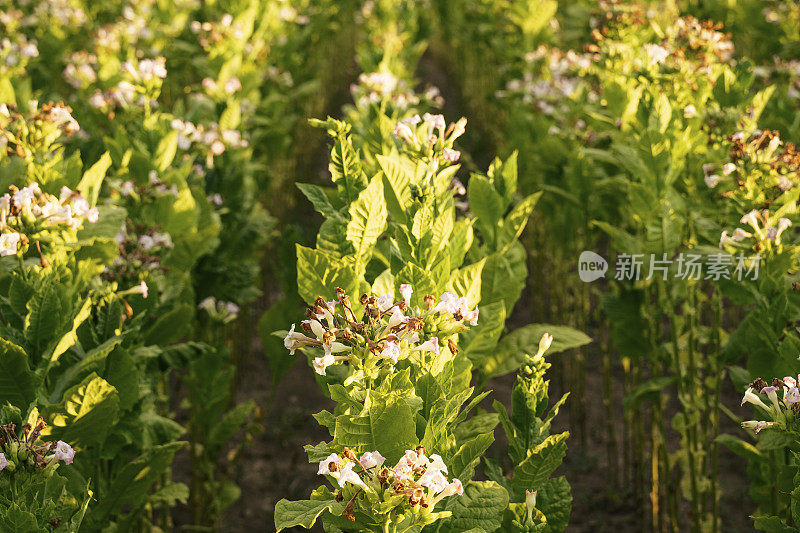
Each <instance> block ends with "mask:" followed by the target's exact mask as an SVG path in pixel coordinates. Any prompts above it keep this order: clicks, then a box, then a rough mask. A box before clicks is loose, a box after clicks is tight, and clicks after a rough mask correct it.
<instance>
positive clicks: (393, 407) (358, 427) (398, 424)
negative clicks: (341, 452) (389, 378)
mask: <svg viewBox="0 0 800 533" xmlns="http://www.w3.org/2000/svg"><path fill="white" fill-rule="evenodd" d="M364 411H365V412H363V413H362V414H360V415H357V416H352V415H340V416H338V417H336V431H335V435H334V439H333V441H334V443H335V445H336V446H337V447H338V448H340V447H342V446H349V447H351V448H355V449H358V450H359V451H362V452H363V451H373V450H378V451H379V452H381V453H382V454H383V455H384V456H385V457H386V459H387V461H388V462H389V463H394V462H396V461H398V460H399V459H400V457H401V456H402V455H403V453H404V452H405V450H407V449H412V448H414V447H415V446H416V445H417V443H418V440H417V436H416V424H415V423H414V416H413V414H412V412H411V408H410V407H409V406H408V403H406V402H404V401H403V400H386V399H378V400H376V401H373V402H372V403H371V405H370V406H369V407H368V408H365V409H364Z"/></svg>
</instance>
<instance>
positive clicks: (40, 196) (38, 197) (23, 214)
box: [0, 183, 99, 256]
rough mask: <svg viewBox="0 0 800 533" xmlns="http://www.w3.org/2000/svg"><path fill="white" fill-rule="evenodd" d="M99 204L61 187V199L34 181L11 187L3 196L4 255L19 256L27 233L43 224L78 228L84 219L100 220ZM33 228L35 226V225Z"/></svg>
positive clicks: (0, 243) (0, 251)
mask: <svg viewBox="0 0 800 533" xmlns="http://www.w3.org/2000/svg"><path fill="white" fill-rule="evenodd" d="M98 216H99V213H98V210H97V208H96V207H89V202H88V201H87V200H86V199H85V198H84V197H83V196H82V195H81V194H80V193H79V192H77V191H73V190H71V189H69V188H68V187H62V188H61V196H60V198H56V197H55V196H53V195H51V194H47V193H44V192H42V190H41V188H40V187H39V185H38V184H36V183H32V184H31V185H28V186H26V187H23V188H22V189H18V188H17V187H14V186H11V187H10V188H9V192H8V193H6V194H4V195H3V196H0V232H2V233H0V256H5V255H15V254H16V253H17V250H18V246H19V244H20V243H21V244H23V245H24V244H27V242H28V237H27V236H26V235H25V232H28V231H30V230H31V229H33V230H34V231H35V230H36V229H37V228H36V227H37V226H41V227H53V226H66V227H69V228H72V229H78V228H80V227H81V226H82V225H83V222H84V220H85V221H87V222H90V223H94V222H97V219H98ZM32 227H33V228H32Z"/></svg>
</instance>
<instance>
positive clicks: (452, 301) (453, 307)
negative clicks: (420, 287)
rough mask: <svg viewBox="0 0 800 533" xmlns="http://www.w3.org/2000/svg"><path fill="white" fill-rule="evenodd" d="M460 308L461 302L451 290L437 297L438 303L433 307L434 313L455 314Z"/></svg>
mask: <svg viewBox="0 0 800 533" xmlns="http://www.w3.org/2000/svg"><path fill="white" fill-rule="evenodd" d="M459 309H461V302H460V301H459V299H458V296H457V295H456V294H455V293H453V292H445V293H443V294H442V295H441V297H439V303H438V304H437V305H436V307H434V308H433V312H434V313H450V314H451V315H454V314H456V313H457V312H458V311H459Z"/></svg>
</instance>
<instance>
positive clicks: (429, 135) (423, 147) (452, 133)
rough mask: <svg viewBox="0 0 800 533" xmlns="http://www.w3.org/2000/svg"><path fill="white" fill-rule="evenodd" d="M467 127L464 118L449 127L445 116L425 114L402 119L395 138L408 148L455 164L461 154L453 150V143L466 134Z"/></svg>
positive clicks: (396, 126)
mask: <svg viewBox="0 0 800 533" xmlns="http://www.w3.org/2000/svg"><path fill="white" fill-rule="evenodd" d="M466 126H467V119H466V118H464V117H461V118H460V119H459V120H458V121H457V122H451V123H450V125H449V126H448V125H447V122H446V121H445V119H444V115H432V114H430V113H425V114H424V115H422V117H420V116H419V115H414V116H411V117H406V118H404V119H402V120H401V121H400V122H398V123H397V125H395V127H394V136H395V137H396V138H397V139H399V140H400V141H402V142H403V143H404V144H405V145H406V146H407V147H410V148H413V149H414V150H418V151H420V152H423V153H425V154H426V155H428V156H435V157H437V160H438V158H441V159H443V160H444V161H445V162H449V163H455V162H456V161H458V159H459V158H460V157H461V152H459V151H458V150H454V149H453V143H454V142H455V140H456V139H458V138H459V137H461V136H462V135H463V134H464V132H465V131H466Z"/></svg>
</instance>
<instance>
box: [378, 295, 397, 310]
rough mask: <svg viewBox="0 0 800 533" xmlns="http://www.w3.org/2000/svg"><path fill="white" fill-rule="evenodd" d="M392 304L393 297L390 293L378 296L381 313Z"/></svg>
mask: <svg viewBox="0 0 800 533" xmlns="http://www.w3.org/2000/svg"><path fill="white" fill-rule="evenodd" d="M393 305H394V297H393V296H392V295H391V294H390V293H386V294H384V295H383V296H381V297H380V298H378V309H379V310H380V312H381V313H383V312H385V311H388V310H389V309H390V308H391V307H392V306H393Z"/></svg>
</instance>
